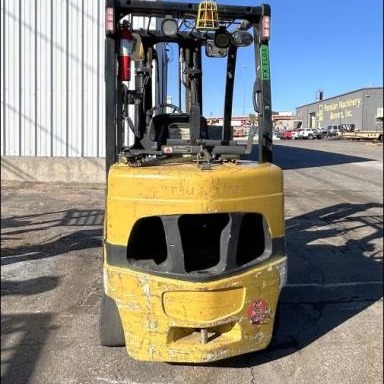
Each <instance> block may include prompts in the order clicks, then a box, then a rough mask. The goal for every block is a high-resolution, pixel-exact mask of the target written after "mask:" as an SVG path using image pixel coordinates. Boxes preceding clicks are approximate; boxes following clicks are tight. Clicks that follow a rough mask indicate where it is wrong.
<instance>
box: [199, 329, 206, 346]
mask: <svg viewBox="0 0 384 384" xmlns="http://www.w3.org/2000/svg"><path fill="white" fill-rule="evenodd" d="M200 336H201V343H202V344H207V343H208V329H207V328H201V329H200Z"/></svg>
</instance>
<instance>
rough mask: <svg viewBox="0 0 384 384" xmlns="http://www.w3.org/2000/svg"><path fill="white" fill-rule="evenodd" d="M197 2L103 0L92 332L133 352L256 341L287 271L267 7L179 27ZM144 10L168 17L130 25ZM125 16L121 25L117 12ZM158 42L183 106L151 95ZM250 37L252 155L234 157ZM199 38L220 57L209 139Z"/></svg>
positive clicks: (145, 356) (204, 357) (231, 351)
mask: <svg viewBox="0 0 384 384" xmlns="http://www.w3.org/2000/svg"><path fill="white" fill-rule="evenodd" d="M204 3H207V2H204ZM204 6H205V7H206V6H207V5H206V4H205V5H204ZM199 8H200V9H202V8H203V9H204V7H199V4H194V3H170V2H169V3H168V2H143V1H130V2H119V1H110V0H108V1H107V8H106V15H107V21H106V26H107V38H106V52H107V54H106V86H107V93H106V96H107V97H106V103H107V113H106V117H107V127H106V131H107V169H108V179H107V196H106V214H105V234H104V236H105V239H104V282H103V288H104V289H103V296H102V300H101V308H100V340H101V344H102V345H105V346H122V345H125V346H126V349H127V352H128V354H129V355H130V356H132V357H134V358H136V359H138V360H145V361H168V362H192V363H202V362H211V361H215V360H219V359H224V358H227V357H231V356H236V355H239V354H243V353H247V352H251V351H256V350H260V349H263V348H265V347H267V346H268V344H269V343H270V341H271V338H272V335H273V329H274V320H275V318H276V313H277V309H276V308H277V305H278V299H279V294H280V291H281V289H282V287H283V285H284V284H285V281H286V263H287V259H286V255H285V238H284V193H283V174H282V171H281V169H280V168H278V167H277V166H276V165H273V164H272V146H271V144H272V140H271V138H272V119H271V102H270V99H271V97H270V79H269V58H268V40H269V22H270V8H269V6H267V5H262V6H259V7H244V6H220V5H217V15H218V26H219V27H218V28H217V29H216V31H214V32H213V33H212V30H211V29H210V30H207V31H204V30H203V31H201V30H199V31H196V32H193V33H192V32H191V31H190V30H186V31H184V29H183V28H181V25H182V23H185V20H186V19H196V18H197V17H199V18H200V20H201V19H202V18H203V15H198V13H199ZM147 14H151V15H154V16H156V17H158V18H162V20H167V21H166V22H167V23H169V25H166V26H164V21H163V23H162V26H161V28H160V30H155V31H149V30H145V29H142V28H141V29H140V28H139V29H135V28H134V25H135V23H134V18H135V17H142V16H145V15H147ZM127 15H128V16H129V18H130V20H131V24H126V23H125V22H124V21H122V22H121V21H120V20H121V19H122V18H124V17H125V16H127ZM111 20H112V21H113V22H110V23H108V21H111ZM171 20H174V21H175V22H172V21H171ZM172 23H173V25H172ZM185 25H187V26H188V25H191V22H190V21H189V22H188V23H186V24H185ZM175 26H176V27H175ZM234 26H235V27H234ZM174 27H175V28H174ZM251 27H253V32H254V35H252V34H251V33H249V32H248V30H249V29H250V28H251ZM231 28H235V29H234V30H232V29H231ZM172 31H173V32H172ZM127 32H129V33H127ZM130 37H132V38H133V39H135V41H136V43H137V44H138V45H140V51H142V54H141V56H140V55H138V56H139V57H136V59H137V63H136V67H135V77H136V79H135V89H131V88H129V87H125V86H124V81H126V80H122V76H124V73H126V72H124V68H119V70H118V72H119V73H117V69H116V68H117V65H116V62H118V64H119V65H120V66H123V65H124V60H125V59H123V60H122V59H121V57H120V56H121V52H122V51H123V50H122V49H121V46H122V45H123V44H125V43H122V40H127V39H128V40H130ZM225 39H227V40H228V41H227V42H226V43H225V44H224V43H223V42H224V40H225ZM164 42H165V43H170V42H172V43H176V44H178V45H179V47H180V50H179V53H180V55H181V56H180V57H181V58H182V60H184V63H183V64H182V69H183V73H184V76H185V78H184V80H182V79H181V80H180V86H182V85H184V86H185V88H186V98H185V99H186V101H185V104H186V105H185V110H186V112H183V111H182V110H181V105H180V106H175V105H171V106H170V105H168V104H167V105H166V107H168V108H171V109H173V112H169V110H167V111H164V110H163V109H164V107H165V105H164V104H160V105H156V104H155V105H152V104H153V103H152V98H151V95H150V93H151V91H152V84H151V80H152V76H151V70H152V59H153V57H154V54H153V52H154V51H153V49H154V46H155V45H156V47H157V49H158V47H159V44H160V43H164ZM252 43H254V46H255V49H256V52H257V54H256V56H255V57H256V62H257V64H258V67H259V68H260V70H259V71H258V72H257V75H256V80H255V86H254V104H255V109H256V112H258V113H259V114H260V115H259V161H258V162H257V161H250V160H247V159H246V157H247V155H249V154H250V152H251V149H252V141H253V136H252V134H254V130H253V129H252V130H251V133H250V137H249V140H248V143H247V145H241V144H239V143H237V142H236V141H234V140H233V139H232V132H231V125H230V120H231V109H232V102H233V86H234V77H235V67H236V52H237V49H238V48H239V47H243V46H245V45H250V44H252ZM119 45H120V49H118V47H119ZM207 46H210V48H208V49H207ZM202 47H205V48H206V49H207V50H206V55H207V57H208V58H212V57H214V58H224V57H227V74H228V75H227V79H226V94H225V108H224V120H225V121H224V126H223V129H222V135H221V137H219V138H212V137H210V128H209V126H207V123H206V119H205V118H204V116H202V115H201V110H202V108H201V106H202V86H201V81H202V60H201V48H202ZM123 48H124V47H123ZM129 53H130V52H129ZM182 60H181V61H182ZM128 81H129V80H128ZM130 104H132V105H134V106H135V116H134V123H133V124H130V125H131V127H130V129H132V131H133V133H134V135H135V140H134V142H133V144H131V145H129V146H128V145H126V143H122V142H121V141H120V140H121V137H123V135H124V132H123V130H124V127H127V125H124V123H123V122H124V119H125V118H126V117H127V115H126V112H127V111H128V110H129V108H128V107H129V105H130ZM175 110H178V113H174V112H175ZM156 112H158V113H156ZM121 120H123V121H121ZM132 126H133V127H132ZM181 131H183V134H182V135H179V136H178V132H179V133H180V132H181ZM175 132H176V133H175ZM108 149H109V151H108Z"/></svg>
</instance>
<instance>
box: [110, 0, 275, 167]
mask: <svg viewBox="0 0 384 384" xmlns="http://www.w3.org/2000/svg"><path fill="white" fill-rule="evenodd" d="M203 3H209V2H203ZM211 3H212V2H211ZM214 5H215V7H216V8H217V10H216V14H214V15H213V13H212V14H210V17H211V16H212V15H213V16H215V17H216V19H215V20H213V22H212V18H206V19H204V12H202V11H201V7H199V4H198V3H191V2H186V3H184V2H167V1H159V2H153V1H135V0H130V1H122V0H106V24H105V25H106V44H105V55H106V56H105V57H106V62H105V80H106V168H107V173H108V170H109V167H110V166H111V165H112V164H114V163H116V162H125V163H127V164H129V165H132V164H139V163H140V164H142V162H143V161H144V160H145V159H148V158H150V159H151V160H154V159H157V160H163V159H166V158H169V157H173V156H179V157H180V156H185V155H188V156H195V157H196V158H197V159H198V160H200V161H201V162H207V163H209V162H216V161H222V160H223V159H225V158H233V157H236V156H241V155H246V154H249V153H250V152H251V148H252V142H253V136H254V135H255V129H251V130H250V135H249V138H248V142H247V145H241V144H239V143H237V142H236V141H234V140H233V132H232V127H231V119H232V104H233V93H234V83H235V72H236V59H237V51H238V49H241V47H244V46H247V45H251V44H253V46H254V60H255V68H256V74H255V80H254V84H253V105H254V109H255V112H257V113H258V135H259V140H258V143H259V144H258V146H259V151H258V152H259V162H260V163H264V162H272V106H271V82H270V68H269V47H268V43H269V37H270V16H271V9H270V6H269V5H266V4H263V5H261V6H230V5H219V4H218V5H216V3H215V4H214ZM149 15H150V16H149ZM138 17H139V18H146V19H145V20H147V21H148V26H147V28H137V29H135V28H134V26H135V19H136V18H138ZM154 21H155V23H156V24H157V25H159V24H160V23H159V21H161V27H160V28H153V27H152V28H150V25H151V23H152V24H153V22H154ZM204 22H205V25H203V24H204ZM207 23H208V24H207ZM209 23H211V24H212V23H213V24H212V25H209ZM166 43H176V44H178V47H179V55H180V57H179V61H180V62H183V68H182V72H183V73H182V76H183V81H179V87H180V88H179V99H180V100H181V96H180V95H181V84H182V83H183V84H184V86H185V111H182V110H181V105H179V106H175V105H173V104H171V105H169V104H167V103H164V102H160V103H159V104H156V103H154V101H153V100H152V86H153V82H154V81H157V76H155V75H154V74H153V72H154V70H153V62H154V61H156V60H157V52H156V47H157V46H159V45H161V44H166ZM203 48H205V52H206V55H207V56H208V58H210V57H213V58H216V57H227V70H226V79H225V81H226V83H225V98H224V113H223V116H224V123H223V129H222V135H221V138H219V139H217V138H214V139H213V138H212V139H211V138H210V131H209V128H208V127H207V122H206V119H205V118H204V116H202V111H203V99H204V96H203V94H202V89H203V87H202V81H203V78H202V77H203V68H202V63H203V60H202V49H203ZM131 62H134V70H133V71H132V72H133V73H132V75H133V76H132V75H131V73H130V72H131ZM157 65H161V64H159V63H158V62H157ZM179 80H180V79H179ZM129 82H133V83H134V87H132V86H128V83H129ZM157 86H159V84H158V83H157ZM132 88H133V89H132ZM130 105H131V106H134V117H133V119H132V116H129V113H128V110H129V106H130ZM169 109H171V110H172V111H173V112H174V113H165V112H164V111H165V110H169ZM131 110H132V109H131ZM176 112H177V113H176ZM170 126H176V127H177V129H178V131H177V132H176V133H179V135H177V134H176V136H175V135H173V137H172V135H171V134H170V130H169V127H170ZM184 128H187V130H188V131H189V133H188V134H187V136H185V135H184V136H183V135H180V130H182V129H184ZM127 129H130V130H131V131H132V133H133V135H134V143H133V144H132V145H130V146H127V145H126V143H124V141H123V137H124V134H125V135H126V133H127V132H124V131H126V130H127Z"/></svg>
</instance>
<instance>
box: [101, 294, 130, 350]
mask: <svg viewBox="0 0 384 384" xmlns="http://www.w3.org/2000/svg"><path fill="white" fill-rule="evenodd" d="M99 340H100V344H101V345H103V346H105V347H123V346H125V337H124V330H123V325H122V323H121V318H120V314H119V311H118V309H117V305H116V302H115V300H113V299H111V298H110V297H109V296H107V295H106V294H105V292H104V291H103V293H102V296H101V301H100V317H99Z"/></svg>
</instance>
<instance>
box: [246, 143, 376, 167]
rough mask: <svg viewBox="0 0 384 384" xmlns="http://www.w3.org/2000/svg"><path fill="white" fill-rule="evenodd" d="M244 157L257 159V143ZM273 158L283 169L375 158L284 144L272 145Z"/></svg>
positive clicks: (359, 161)
mask: <svg viewBox="0 0 384 384" xmlns="http://www.w3.org/2000/svg"><path fill="white" fill-rule="evenodd" d="M244 159H245V160H252V161H257V160H258V148H257V145H254V146H253V147H252V152H251V154H250V155H248V156H244ZM273 159H274V160H273V162H274V164H276V165H277V166H279V167H280V168H281V169H283V170H288V169H302V168H314V167H323V166H330V165H340V164H348V163H361V162H366V161H374V160H375V159H373V158H372V159H369V158H365V157H359V156H350V155H343V154H340V153H335V152H325V151H319V150H315V149H306V148H299V147H290V146H285V145H274V147H273Z"/></svg>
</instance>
